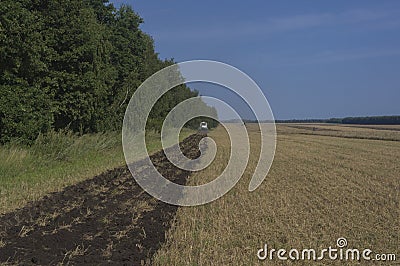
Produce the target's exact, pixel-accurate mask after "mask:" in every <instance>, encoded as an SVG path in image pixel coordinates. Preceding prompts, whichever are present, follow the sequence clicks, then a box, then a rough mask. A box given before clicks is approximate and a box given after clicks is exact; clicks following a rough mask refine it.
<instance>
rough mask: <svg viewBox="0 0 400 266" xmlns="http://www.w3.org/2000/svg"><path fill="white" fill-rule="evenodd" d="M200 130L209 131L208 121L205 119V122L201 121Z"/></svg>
mask: <svg viewBox="0 0 400 266" xmlns="http://www.w3.org/2000/svg"><path fill="white" fill-rule="evenodd" d="M199 131H201V132H207V131H208V125H207V122H204V121H203V122H201V123H200V127H199Z"/></svg>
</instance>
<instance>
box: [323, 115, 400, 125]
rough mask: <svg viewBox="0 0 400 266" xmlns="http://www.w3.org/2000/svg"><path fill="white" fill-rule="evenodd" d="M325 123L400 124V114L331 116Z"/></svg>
mask: <svg viewBox="0 0 400 266" xmlns="http://www.w3.org/2000/svg"><path fill="white" fill-rule="evenodd" d="M326 122H327V123H339V124H358V125H400V116H365V117H346V118H332V119H329V120H327V121H326Z"/></svg>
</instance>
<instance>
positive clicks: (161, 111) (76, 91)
mask: <svg viewBox="0 0 400 266" xmlns="http://www.w3.org/2000/svg"><path fill="white" fill-rule="evenodd" d="M142 22H143V20H142V18H141V17H140V16H139V15H138V14H137V13H136V12H135V11H134V10H133V9H132V8H131V7H130V6H127V5H122V6H121V7H120V8H116V7H114V6H113V4H112V3H109V2H108V0H2V1H1V3H0V62H1V64H0V142H1V143H5V142H8V141H10V140H12V139H21V140H23V141H25V142H27V143H29V142H30V141H32V140H34V139H35V138H36V137H37V136H38V134H39V133H46V132H49V131H51V130H59V129H65V128H68V129H70V130H72V131H74V132H79V133H91V132H102V131H110V130H117V129H120V128H121V125H122V120H123V116H124V112H125V109H126V106H127V104H128V102H129V99H130V97H131V96H132V94H133V93H134V91H135V90H136V88H137V87H138V86H139V85H140V84H141V83H142V82H143V81H144V80H145V79H146V78H148V77H149V76H150V75H151V74H153V73H155V72H156V71H158V70H160V69H162V68H164V67H166V66H169V65H172V64H174V61H173V60H172V59H167V60H161V59H160V58H159V56H158V54H157V53H156V52H155V49H154V41H153V39H152V37H151V36H149V35H148V34H146V33H144V32H143V31H142V30H141V29H140V24H141V23H142ZM197 95H198V92H196V91H192V90H190V89H189V88H188V87H187V86H185V85H181V86H178V87H176V88H174V89H173V90H171V91H169V92H168V93H166V94H165V95H164V96H163V97H162V98H161V99H160V100H159V101H158V102H157V104H156V106H155V108H154V109H153V111H152V112H151V114H150V118H149V120H148V128H149V129H152V130H157V131H159V130H160V128H161V125H162V121H163V117H165V116H166V114H167V113H168V112H169V110H171V109H172V108H173V107H174V106H175V105H176V104H178V103H179V102H180V101H182V100H185V99H187V98H190V97H194V96H197ZM204 108H205V109H207V108H209V109H208V111H210V112H215V109H213V108H211V107H208V106H206V105H205V104H204ZM209 122H210V123H209V124H210V125H211V126H215V124H216V123H215V121H214V122H213V121H209ZM193 123H194V122H191V124H193ZM188 124H190V123H188ZM193 125H194V124H193Z"/></svg>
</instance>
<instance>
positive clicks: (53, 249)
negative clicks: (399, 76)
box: [0, 124, 400, 265]
mask: <svg viewBox="0 0 400 266" xmlns="http://www.w3.org/2000/svg"><path fill="white" fill-rule="evenodd" d="M246 127H247V129H248V132H249V137H250V146H251V157H250V161H249V163H248V166H247V169H246V172H245V174H244V175H243V177H242V179H240V181H239V182H238V184H237V185H236V186H235V187H234V188H233V189H232V190H231V191H230V192H228V193H227V194H226V195H224V196H223V197H221V198H220V199H218V200H216V201H214V202H212V203H209V204H205V205H202V206H197V207H179V208H177V207H176V206H172V205H168V204H164V203H162V202H159V201H157V200H155V199H153V198H152V197H151V196H149V195H148V194H147V193H145V192H144V191H143V190H142V189H141V188H140V187H138V186H137V185H136V183H135V181H134V179H133V178H132V177H131V176H130V173H129V171H128V170H127V169H126V168H120V169H115V170H113V171H110V172H107V173H105V174H103V175H100V176H98V177H95V178H93V179H91V180H87V181H84V182H82V183H79V184H77V185H75V186H70V187H67V188H66V189H65V190H64V191H62V192H59V193H54V194H51V195H49V196H47V197H45V198H43V199H42V200H40V201H37V202H34V203H31V204H29V205H28V206H27V207H25V208H23V209H20V210H16V211H14V212H11V213H8V214H6V215H4V216H2V217H1V218H0V226H1V228H0V229H1V231H0V240H1V242H0V260H1V261H2V262H10V263H11V264H12V263H14V264H41V265H48V264H51V265H54V264H72V265H76V264H107V263H108V264H116V265H137V264H139V265H140V264H147V263H149V264H154V265H286V264H287V262H285V261H281V260H279V259H278V258H276V256H275V257H274V258H273V259H271V260H269V259H266V260H259V258H258V257H257V252H258V251H259V249H261V248H263V247H264V245H265V244H268V247H269V248H270V249H272V248H274V249H276V250H277V249H286V250H290V249H315V250H317V251H318V250H321V249H324V248H328V247H330V246H332V247H336V244H337V243H336V241H337V239H338V238H345V239H346V240H347V242H348V247H349V248H358V249H366V248H368V249H371V250H372V251H373V253H372V255H376V254H386V255H390V254H394V255H396V259H397V260H396V261H393V260H392V261H386V262H382V265H394V264H396V263H398V260H399V259H400V249H399V246H400V233H399V232H400V175H399V173H400V164H399V162H400V141H397V139H400V136H399V134H400V131H399V130H398V128H397V127H395V126H393V127H385V129H381V128H376V127H375V126H373V128H368V127H356V126H355V127H351V126H348V125H346V126H340V125H325V124H324V125H322V124H321V125H315V124H314V125H304V124H291V125H278V126H277V132H278V136H277V150H276V155H275V160H274V162H273V165H272V167H271V170H270V172H269V174H268V176H267V178H266V179H265V180H264V182H263V183H262V184H261V186H260V187H259V188H258V189H257V190H255V191H254V192H249V191H248V184H249V181H250V179H251V177H252V172H253V170H254V168H255V167H256V165H257V155H258V152H259V151H260V130H259V128H258V126H257V125H255V124H248V125H247V126H246ZM392 129H393V130H392ZM208 135H209V137H212V138H213V139H214V141H215V142H216V144H217V147H218V150H217V153H216V158H215V160H214V162H213V163H212V164H211V165H210V166H209V167H207V168H206V169H205V170H203V171H200V172H196V173H189V172H186V171H181V170H179V169H176V168H175V167H173V166H172V165H171V164H169V163H168V162H167V161H166V160H165V158H164V157H163V153H157V154H156V155H154V156H152V160H153V161H154V162H155V163H156V165H157V167H158V169H159V171H160V172H161V173H163V174H164V175H166V176H167V177H169V178H170V179H171V180H174V182H177V183H180V184H184V183H186V184H188V185H198V184H204V183H206V182H208V181H211V180H213V179H214V178H215V177H216V176H217V175H218V174H220V173H221V172H222V171H223V170H224V168H225V166H226V164H227V162H228V160H229V154H230V142H229V138H228V136H227V135H226V132H225V130H224V129H223V128H222V127H218V128H217V129H215V130H213V131H211V132H210V133H209V134H208ZM200 139H201V136H199V135H193V136H191V137H190V138H188V139H185V140H184V142H183V143H182V144H181V146H182V148H183V151H184V153H186V154H187V155H188V156H189V157H191V158H195V157H197V156H198V155H199V151H198V149H197V143H198V142H199V141H200ZM189 174H190V178H188V176H189ZM187 180H188V181H187ZM186 181H187V182H186ZM311 260H312V259H311ZM296 263H297V264H299V265H327V264H328V265H342V264H343V263H346V264H354V265H365V264H366V263H368V264H371V265H372V264H374V263H377V262H376V261H375V262H365V261H360V262H357V261H340V260H330V259H327V258H325V259H324V260H320V261H319V260H316V261H310V260H300V261H297V262H296Z"/></svg>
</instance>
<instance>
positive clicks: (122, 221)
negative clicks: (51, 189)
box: [0, 134, 203, 265]
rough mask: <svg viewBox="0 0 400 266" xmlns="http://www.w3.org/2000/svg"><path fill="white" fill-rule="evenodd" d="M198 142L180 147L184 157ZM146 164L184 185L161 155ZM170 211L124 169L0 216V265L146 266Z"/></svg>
mask: <svg viewBox="0 0 400 266" xmlns="http://www.w3.org/2000/svg"><path fill="white" fill-rule="evenodd" d="M202 137H203V136H202V135H199V134H195V135H192V136H190V137H188V138H186V139H185V140H184V141H183V142H182V143H180V146H181V150H182V151H183V153H184V154H185V155H186V156H187V157H189V158H192V159H194V158H196V157H197V156H199V150H198V143H199V141H200V139H201V138H202ZM150 158H151V160H152V161H153V162H154V164H155V165H156V167H157V169H158V171H159V172H160V173H161V174H163V176H165V177H167V178H169V179H170V180H171V181H173V182H175V183H179V184H185V183H186V179H187V177H188V176H189V174H190V172H188V171H184V170H181V169H179V168H177V167H175V166H174V165H172V164H171V163H170V162H169V161H168V160H167V159H166V157H165V155H164V153H163V152H162V151H161V152H158V153H156V154H154V155H152V156H151V157H150ZM135 165H137V169H140V170H138V171H145V170H146V169H141V167H140V162H138V163H136V164H135ZM176 210H177V206H173V205H169V204H166V203H163V202H161V201H158V200H156V199H154V198H153V197H151V196H150V195H148V194H147V193H146V192H144V191H143V190H142V188H140V187H139V186H138V185H137V183H136V182H135V180H134V178H133V177H132V175H131V173H130V172H129V170H128V168H127V167H122V168H117V169H114V170H111V171H108V172H106V173H103V174H101V175H99V176H96V177H94V178H92V179H90V180H86V181H83V182H81V183H78V184H76V185H73V186H69V187H66V188H65V189H64V190H63V191H61V192H56V193H52V194H50V195H48V196H45V197H44V198H42V199H41V200H39V201H36V202H32V203H30V204H28V205H27V206H26V207H24V208H22V209H19V210H16V211H14V212H11V213H7V214H5V215H3V216H1V217H0V241H1V242H0V243H3V244H2V245H1V246H0V264H1V263H10V264H22V265H32V264H33V265H57V264H70V265H78V264H88V265H104V264H107V265H108V264H110V265H141V264H148V263H151V258H152V256H153V254H154V253H155V252H156V251H157V249H158V248H159V247H160V245H161V244H162V243H163V242H164V241H165V232H166V231H167V230H168V229H169V227H170V226H171V220H172V219H173V218H174V215H175V212H176Z"/></svg>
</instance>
